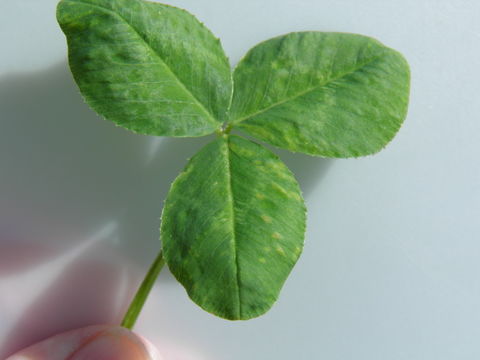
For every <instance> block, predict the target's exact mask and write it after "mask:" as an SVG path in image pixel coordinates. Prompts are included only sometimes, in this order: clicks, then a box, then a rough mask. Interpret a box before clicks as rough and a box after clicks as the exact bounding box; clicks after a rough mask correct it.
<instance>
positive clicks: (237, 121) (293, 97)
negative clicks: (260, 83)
mask: <svg viewBox="0 0 480 360" xmlns="http://www.w3.org/2000/svg"><path fill="white" fill-rule="evenodd" d="M385 53H386V52H385V51H383V52H382V53H381V54H380V55H377V56H374V57H372V58H371V59H368V60H367V61H365V62H363V63H362V64H360V66H355V67H353V68H352V69H349V70H347V71H346V72H343V73H341V74H340V75H338V76H335V77H333V78H330V79H328V80H326V81H325V82H323V83H321V84H318V85H315V86H313V87H310V88H308V89H307V90H304V91H301V92H299V93H297V94H295V95H294V96H291V97H289V98H286V99H284V100H281V101H277V102H276V103H273V104H271V105H269V106H267V107H265V108H263V109H260V110H258V111H256V112H254V113H252V114H249V115H247V116H244V117H242V118H240V119H237V120H234V121H231V122H230V123H231V124H232V125H237V124H239V123H241V122H244V121H246V120H248V119H251V118H254V117H255V116H258V115H260V114H263V113H264V112H267V111H268V110H270V109H272V108H274V107H276V106H280V105H283V104H285V103H287V102H289V101H292V100H295V99H297V98H299V97H302V96H304V95H306V94H308V93H309V92H313V91H315V90H318V89H320V88H322V87H324V86H327V85H328V84H330V83H333V82H334V81H336V80H339V79H341V78H343V77H346V76H349V75H351V74H353V73H355V72H357V71H359V70H360V69H362V68H364V67H366V66H368V65H370V64H371V63H373V62H374V61H377V60H378V59H380V58H381V57H383V56H384V54H385Z"/></svg>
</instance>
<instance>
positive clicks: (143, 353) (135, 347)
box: [6, 325, 162, 360]
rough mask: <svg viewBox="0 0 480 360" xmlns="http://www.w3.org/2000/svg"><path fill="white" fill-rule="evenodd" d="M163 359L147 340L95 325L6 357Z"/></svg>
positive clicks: (39, 359) (17, 359) (13, 359)
mask: <svg viewBox="0 0 480 360" xmlns="http://www.w3.org/2000/svg"><path fill="white" fill-rule="evenodd" d="M47 359H48V360H162V358H161V357H160V356H159V355H158V354H157V353H156V351H155V349H154V348H153V346H152V345H150V343H148V342H147V341H146V340H145V339H143V338H141V337H140V336H138V335H136V334H134V333H133V332H131V331H130V330H127V329H125V328H122V327H119V326H108V325H98V326H89V327H86V328H81V329H76V330H72V331H69V332H66V333H62V334H58V335H55V336H53V337H51V338H48V339H46V340H43V341H41V342H39V343H37V344H35V345H32V346H30V347H28V348H26V349H23V350H21V351H20V352H18V353H16V354H14V355H12V356H10V357H8V358H7V359H6V360H47Z"/></svg>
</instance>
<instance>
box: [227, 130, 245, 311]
mask: <svg viewBox="0 0 480 360" xmlns="http://www.w3.org/2000/svg"><path fill="white" fill-rule="evenodd" d="M224 145H225V148H226V151H227V153H226V155H225V159H226V163H227V176H228V190H227V193H228V197H229V203H230V212H231V215H232V242H233V247H234V251H233V257H234V263H235V276H236V285H237V301H238V309H237V311H238V316H237V317H238V318H239V319H241V318H242V300H241V299H242V297H241V293H240V292H241V290H240V289H241V286H240V266H239V263H238V254H237V252H238V249H237V236H236V230H235V199H234V196H233V183H232V165H231V159H230V146H229V138H227V139H225V140H224Z"/></svg>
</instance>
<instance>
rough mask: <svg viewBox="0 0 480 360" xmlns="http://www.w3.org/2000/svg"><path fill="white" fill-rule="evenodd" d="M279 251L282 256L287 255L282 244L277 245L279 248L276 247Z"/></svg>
mask: <svg viewBox="0 0 480 360" xmlns="http://www.w3.org/2000/svg"><path fill="white" fill-rule="evenodd" d="M275 250H276V251H277V253H279V254H280V255H282V256H285V251H284V250H283V248H282V247H281V246H277V248H276V249H275Z"/></svg>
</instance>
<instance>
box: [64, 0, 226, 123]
mask: <svg viewBox="0 0 480 360" xmlns="http://www.w3.org/2000/svg"><path fill="white" fill-rule="evenodd" d="M67 2H71V3H74V4H75V3H77V4H82V5H85V6H91V7H93V8H97V9H100V10H102V11H105V12H108V13H110V14H113V15H115V16H117V17H119V18H120V19H121V20H122V21H123V22H124V23H125V24H127V25H128V26H129V27H130V28H131V29H132V30H133V31H134V32H135V34H136V35H137V36H138V37H139V38H140V39H141V40H142V42H143V43H145V45H147V47H148V48H149V49H150V50H151V51H152V52H153V53H154V54H155V55H156V57H157V58H158V59H159V60H160V61H161V62H162V64H163V65H165V68H166V69H167V70H168V71H169V72H170V73H171V74H172V75H173V77H174V78H175V80H176V81H177V83H178V85H179V86H180V87H182V89H183V90H184V91H185V92H186V93H187V94H189V95H190V96H191V97H192V99H193V100H194V101H195V103H196V104H197V105H198V106H199V107H200V108H201V109H202V111H204V112H205V113H206V114H207V116H208V119H209V120H210V121H211V122H213V123H214V124H215V125H217V126H220V125H221V123H220V122H218V121H217V120H216V118H215V116H213V114H212V113H210V111H208V110H207V109H206V108H205V106H204V105H203V104H202V103H201V102H200V100H198V99H197V97H196V96H195V95H194V94H193V93H192V92H191V91H190V90H189V89H188V88H187V87H186V86H185V84H184V83H183V82H182V81H181V80H180V78H179V77H178V75H177V74H176V73H175V72H174V71H173V70H172V69H171V68H170V66H168V65H167V64H166V63H165V61H164V60H163V58H162V57H161V56H160V54H159V53H158V52H157V51H156V50H155V49H154V48H153V47H151V46H150V44H149V43H148V42H147V41H145V39H144V38H143V37H142V35H141V34H140V32H139V31H138V30H137V29H136V28H135V27H134V26H133V25H132V24H130V23H129V22H128V21H127V20H126V19H125V18H124V17H123V16H122V15H120V14H119V13H117V12H116V11H114V10H112V9H109V8H106V7H104V6H101V5H97V4H91V3H88V2H85V1H80V0H70V1H67Z"/></svg>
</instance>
